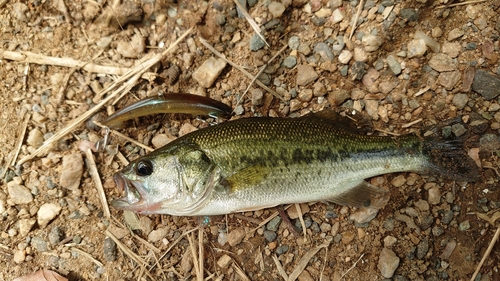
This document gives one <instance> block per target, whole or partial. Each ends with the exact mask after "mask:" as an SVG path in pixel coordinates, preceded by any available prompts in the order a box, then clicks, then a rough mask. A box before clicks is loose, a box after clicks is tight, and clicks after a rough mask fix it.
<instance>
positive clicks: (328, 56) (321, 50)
mask: <svg viewBox="0 0 500 281" xmlns="http://www.w3.org/2000/svg"><path fill="white" fill-rule="evenodd" d="M314 53H315V54H319V55H320V56H321V58H322V59H323V60H324V61H332V60H333V53H332V50H331V49H330V47H328V45H327V44H326V43H323V42H320V43H318V44H316V45H315V46H314Z"/></svg>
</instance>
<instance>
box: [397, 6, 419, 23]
mask: <svg viewBox="0 0 500 281" xmlns="http://www.w3.org/2000/svg"><path fill="white" fill-rule="evenodd" d="M399 15H400V16H401V17H402V18H404V19H405V20H407V21H417V20H418V13H417V11H415V9H411V8H404V9H401V11H399Z"/></svg>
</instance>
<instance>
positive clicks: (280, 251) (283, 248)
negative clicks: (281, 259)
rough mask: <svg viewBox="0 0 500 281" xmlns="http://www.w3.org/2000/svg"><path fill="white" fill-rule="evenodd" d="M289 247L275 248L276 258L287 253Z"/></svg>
mask: <svg viewBox="0 0 500 281" xmlns="http://www.w3.org/2000/svg"><path fill="white" fill-rule="evenodd" d="M288 249H289V247H288V246H287V245H283V246H279V247H277V248H276V254H277V255H278V256H280V255H283V254H284V253H286V252H287V251H288Z"/></svg>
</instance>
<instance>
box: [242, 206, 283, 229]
mask: <svg viewBox="0 0 500 281" xmlns="http://www.w3.org/2000/svg"><path fill="white" fill-rule="evenodd" d="M291 206H292V205H287V206H286V207H285V208H283V209H284V210H286V209H288V208H290V207H291ZM277 215H279V212H278V211H276V212H274V213H272V214H271V215H270V216H269V217H268V218H267V219H265V220H263V221H262V222H261V223H260V224H259V226H257V227H256V228H254V229H252V230H250V233H252V232H255V231H257V229H259V228H261V227H263V226H264V225H266V223H268V222H270V221H271V220H272V219H274V218H275V217H276V216H277Z"/></svg>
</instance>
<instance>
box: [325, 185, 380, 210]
mask: <svg viewBox="0 0 500 281" xmlns="http://www.w3.org/2000/svg"><path fill="white" fill-rule="evenodd" d="M327 201H331V202H333V203H336V204H340V205H345V206H351V207H357V208H373V209H381V208H383V207H384V206H385V204H387V201H389V192H388V191H386V190H385V189H383V188H380V187H377V186H374V185H372V184H370V183H368V182H366V181H362V182H361V183H359V184H358V185H356V186H355V187H353V188H351V189H349V190H348V191H346V192H344V193H342V194H340V195H336V196H334V197H330V198H327Z"/></svg>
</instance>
